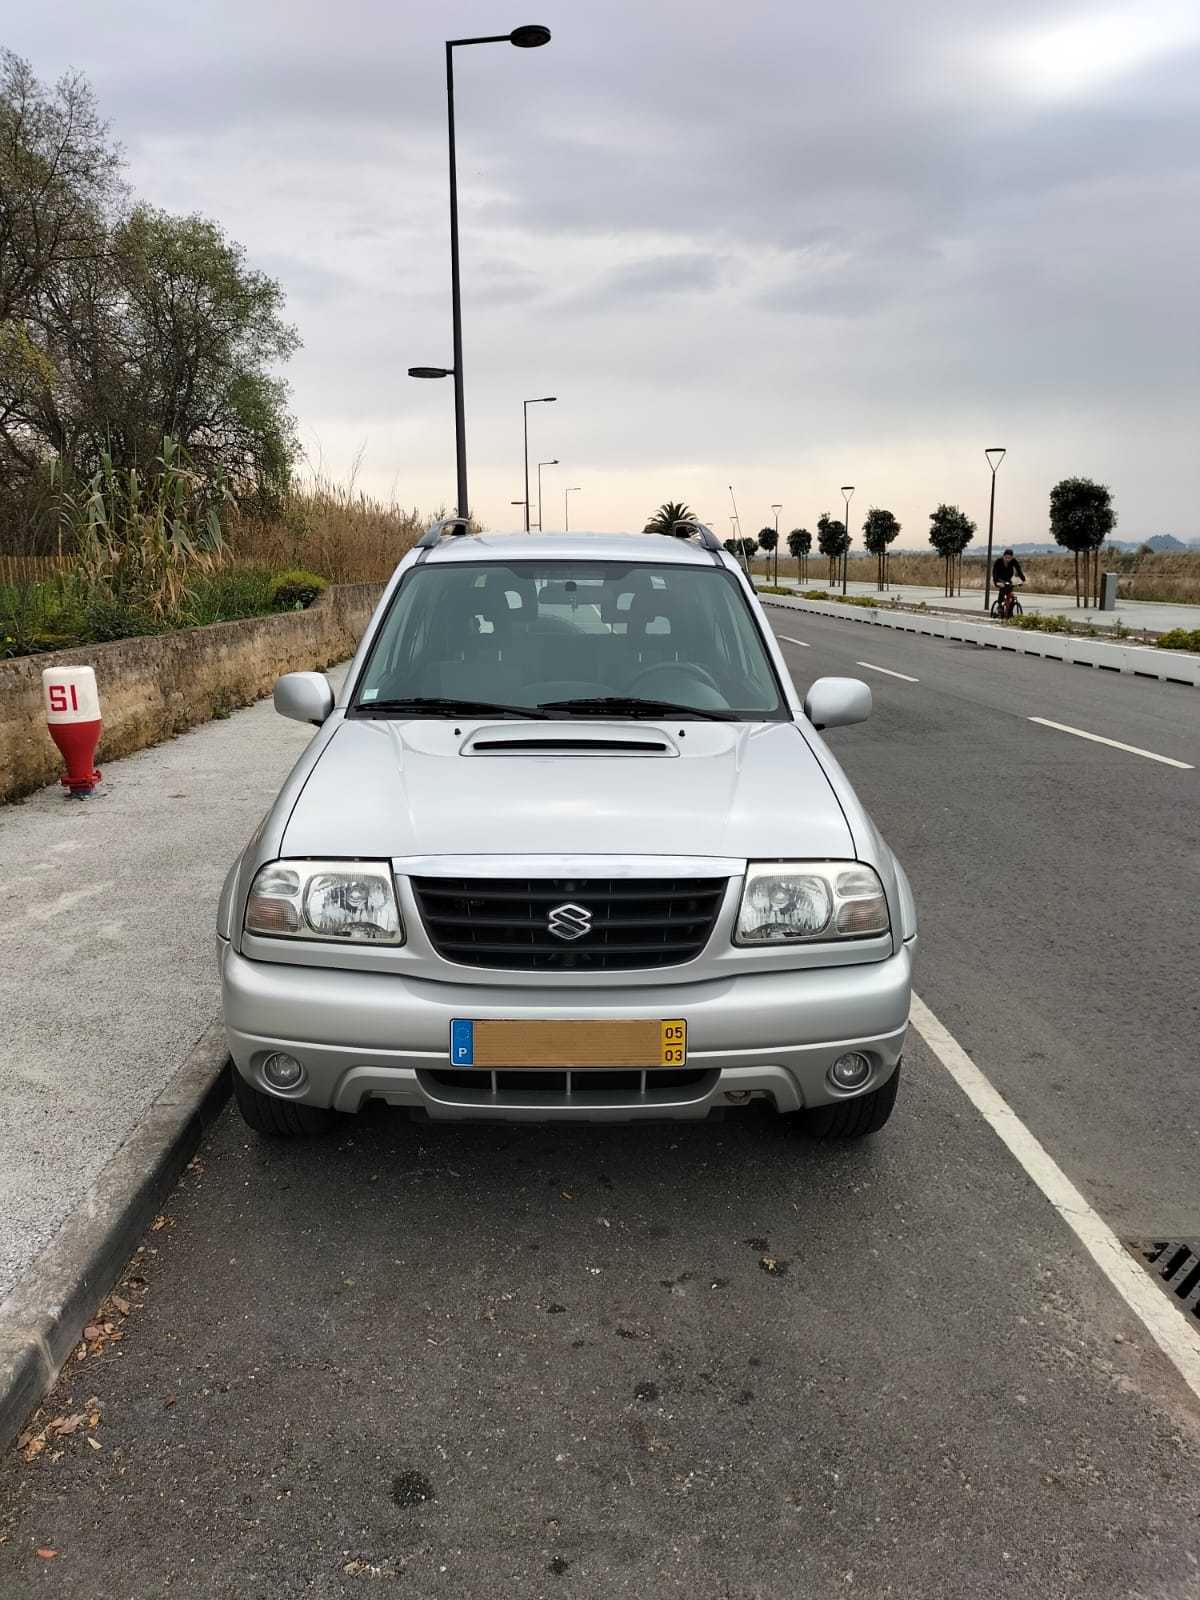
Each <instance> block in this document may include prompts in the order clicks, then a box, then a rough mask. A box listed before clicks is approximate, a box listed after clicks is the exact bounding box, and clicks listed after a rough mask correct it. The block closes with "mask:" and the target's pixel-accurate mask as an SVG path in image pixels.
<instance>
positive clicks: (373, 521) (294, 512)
mask: <svg viewBox="0 0 1200 1600" xmlns="http://www.w3.org/2000/svg"><path fill="white" fill-rule="evenodd" d="M431 520H432V519H431V518H428V517H425V516H424V515H422V514H421V512H419V511H418V510H417V508H416V507H413V508H412V509H411V510H406V509H405V508H403V507H401V506H395V505H387V504H385V503H384V502H383V501H381V500H376V499H373V498H372V497H371V496H370V495H368V494H364V493H363V492H362V491H361V490H358V489H355V488H354V487H353V485H351V486H349V487H344V486H342V485H340V484H335V483H331V482H330V481H328V480H327V479H323V478H319V479H317V480H316V481H315V482H314V483H312V484H310V485H308V486H307V487H305V488H302V489H293V490H291V491H290V492H289V493H288V495H287V497H286V499H285V501H284V504H283V507H282V511H281V514H280V515H279V516H278V517H272V518H270V519H263V518H251V517H244V516H236V515H235V516H230V517H228V518H227V519H226V526H225V544H226V550H227V559H229V560H230V561H232V562H234V563H236V564H238V565H246V566H259V567H270V568H271V569H273V570H276V571H282V570H284V569H286V568H290V567H301V568H303V569H304V570H306V571H308V572H315V573H318V574H319V575H320V576H321V577H322V578H326V579H328V580H329V582H330V583H382V582H384V581H385V580H386V579H387V578H389V577H391V575H392V572H393V571H394V570H395V567H396V563H397V562H398V561H399V560H400V557H401V556H402V555H403V554H404V552H405V551H406V550H408V549H410V548H411V546H412V545H413V544H414V543H415V542H416V540H417V539H418V538H420V536H421V534H422V533H423V532H424V531H425V529H426V528H427V527H428V525H429V522H430V521H431Z"/></svg>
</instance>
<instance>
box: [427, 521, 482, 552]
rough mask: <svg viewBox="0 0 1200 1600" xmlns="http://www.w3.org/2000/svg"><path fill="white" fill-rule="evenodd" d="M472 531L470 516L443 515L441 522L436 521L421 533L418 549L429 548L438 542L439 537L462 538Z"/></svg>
mask: <svg viewBox="0 0 1200 1600" xmlns="http://www.w3.org/2000/svg"><path fill="white" fill-rule="evenodd" d="M470 531H471V519H470V517H443V518H442V519H441V521H440V522H435V523H434V524H433V526H432V527H431V528H428V529H427V530H426V531H425V532H424V533H423V534H422V535H421V537H420V538H419V539H418V540H417V549H418V550H428V549H429V548H430V546H431V545H435V544H437V542H438V540H439V539H444V538H446V537H447V536H449V537H450V538H451V539H461V538H462V537H463V536H464V534H467V533H469V532H470Z"/></svg>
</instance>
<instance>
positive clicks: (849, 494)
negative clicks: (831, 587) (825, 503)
mask: <svg viewBox="0 0 1200 1600" xmlns="http://www.w3.org/2000/svg"><path fill="white" fill-rule="evenodd" d="M853 498H854V485H853V484H852V483H844V484H843V485H842V499H843V500H844V501H845V502H846V520H845V522H844V523H843V524H842V526H843V527H844V528H845V530H846V544H845V547H844V548H843V550H842V593H843V594H845V592H846V584H847V581H848V580H849V577H850V502H851V500H853Z"/></svg>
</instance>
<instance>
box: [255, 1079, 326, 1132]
mask: <svg viewBox="0 0 1200 1600" xmlns="http://www.w3.org/2000/svg"><path fill="white" fill-rule="evenodd" d="M233 1098H234V1099H235V1100H236V1101H237V1108H238V1110H239V1111H240V1112H241V1114H242V1120H243V1121H244V1122H245V1123H246V1124H247V1125H248V1126H249V1127H251V1128H253V1129H254V1131H255V1133H264V1134H266V1135H267V1137H268V1138H269V1139H312V1138H315V1137H316V1136H317V1135H318V1134H322V1133H327V1132H328V1131H329V1128H330V1125H331V1124H332V1122H333V1117H334V1113H333V1112H332V1111H330V1110H328V1109H327V1108H326V1107H325V1106H306V1105H303V1104H302V1103H301V1102H300V1101H298V1100H280V1099H277V1098H276V1097H275V1095H273V1094H264V1093H263V1091H262V1090H261V1089H256V1088H255V1087H254V1085H253V1084H252V1083H247V1082H246V1080H245V1078H243V1077H242V1075H241V1073H240V1072H239V1071H238V1069H237V1068H236V1067H234V1068H233Z"/></svg>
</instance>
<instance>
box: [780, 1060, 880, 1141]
mask: <svg viewBox="0 0 1200 1600" xmlns="http://www.w3.org/2000/svg"><path fill="white" fill-rule="evenodd" d="M899 1092H900V1067H899V1066H898V1065H897V1067H896V1070H895V1072H893V1073H892V1075H891V1077H890V1078H889V1079H888V1081H887V1082H886V1083H881V1084H880V1085H879V1087H878V1089H872V1090H871V1091H870V1093H869V1094H860V1095H856V1096H855V1097H854V1099H853V1100H835V1101H834V1102H833V1103H832V1104H831V1105H827V1106H814V1108H813V1109H812V1110H811V1111H802V1112H801V1113H800V1118H799V1122H800V1131H801V1132H802V1133H805V1134H807V1135H808V1137H809V1138H810V1139H865V1138H866V1137H867V1135H868V1134H870V1133H878V1132H879V1130H880V1128H882V1127H883V1125H884V1123H885V1122H886V1121H887V1120H888V1118H889V1117H890V1116H891V1114H892V1108H893V1107H894V1106H895V1104H896V1096H897V1095H898V1094H899Z"/></svg>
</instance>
